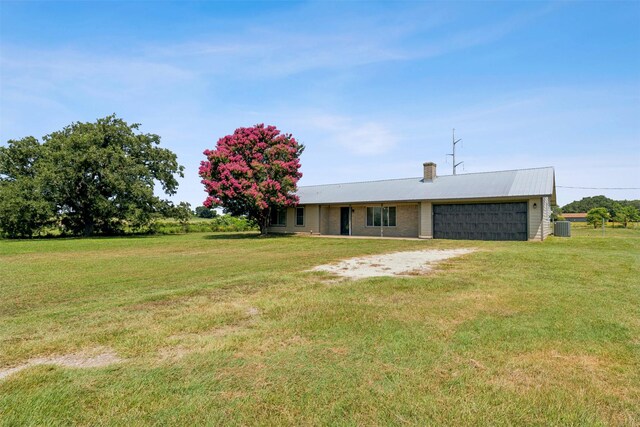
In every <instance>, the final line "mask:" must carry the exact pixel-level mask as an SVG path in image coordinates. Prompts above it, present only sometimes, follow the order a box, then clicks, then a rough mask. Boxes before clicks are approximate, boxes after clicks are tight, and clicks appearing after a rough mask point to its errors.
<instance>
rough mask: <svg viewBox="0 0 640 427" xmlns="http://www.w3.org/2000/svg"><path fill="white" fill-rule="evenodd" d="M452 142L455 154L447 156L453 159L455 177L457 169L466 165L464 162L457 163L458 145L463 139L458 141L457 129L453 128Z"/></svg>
mask: <svg viewBox="0 0 640 427" xmlns="http://www.w3.org/2000/svg"><path fill="white" fill-rule="evenodd" d="M451 141H452V142H453V153H451V154H447V156H451V157H453V174H454V175H455V174H456V168H457V167H458V166H460V165H461V164H463V163H464V162H460V163H456V144H457V143H458V142H460V141H462V139H458V140H457V141H456V129H455V128H453V132H452V137H451Z"/></svg>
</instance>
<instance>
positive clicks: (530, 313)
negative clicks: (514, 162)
mask: <svg viewBox="0 0 640 427" xmlns="http://www.w3.org/2000/svg"><path fill="white" fill-rule="evenodd" d="M573 234H574V237H572V238H569V239H561V238H550V239H548V240H547V241H545V242H544V243H539V242H538V243H536V242H530V243H527V242H462V241H460V242H456V241H438V240H435V241H400V240H347V239H323V238H310V237H278V238H256V237H255V236H254V235H252V234H249V235H246V234H244V235H243V234H188V235H177V236H160V237H138V238H97V239H49V240H33V241H6V240H4V241H0V292H1V294H0V295H1V297H0V369H1V368H7V367H11V366H14V365H18V364H20V363H22V362H24V361H26V360H28V359H30V358H33V357H43V356H48V355H63V354H68V353H75V352H91V351H94V350H95V349H100V348H106V349H112V350H113V351H115V352H116V353H117V354H118V355H119V356H120V357H122V358H123V359H125V360H124V361H123V362H122V363H120V364H115V365H111V366H108V367H102V368H84V369H72V368H63V367H58V366H51V365H48V366H35V367H31V368H29V369H26V370H23V371H21V372H19V373H17V374H14V375H12V376H9V377H7V378H6V379H4V380H0V424H2V425H16V426H17V425H20V426H21V425H70V424H74V425H99V424H113V425H141V424H142V425H145V424H147V425H180V426H182V425H203V424H205V425H222V424H224V425H420V426H422V425H430V424H431V425H433V424H447V425H483V424H492V425H521V424H537V425H612V424H613V425H638V424H640V230H639V229H633V230H623V229H611V230H607V232H606V237H605V238H602V237H601V232H598V230H596V231H594V230H593V229H591V230H590V229H588V228H579V227H574V230H573ZM456 247H474V248H478V251H476V252H474V253H472V254H469V255H465V256H464V257H461V258H456V259H452V260H449V261H448V262H445V263H443V264H441V265H440V267H439V268H438V269H437V271H436V272H435V273H432V274H430V275H428V276H422V277H410V278H376V279H368V280H362V281H355V282H349V281H346V282H336V281H331V280H327V276H326V275H322V274H320V273H309V272H306V271H305V270H307V269H309V268H310V267H312V266H315V265H318V264H322V263H326V262H328V261H334V260H338V259H341V258H346V257H351V256H357V255H362V254H373V253H383V252H390V251H397V250H414V249H419V248H424V249H429V248H456Z"/></svg>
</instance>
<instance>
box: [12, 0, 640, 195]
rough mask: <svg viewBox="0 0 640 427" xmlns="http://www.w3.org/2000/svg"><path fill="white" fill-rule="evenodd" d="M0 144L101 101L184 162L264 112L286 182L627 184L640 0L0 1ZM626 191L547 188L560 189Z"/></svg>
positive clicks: (638, 143) (636, 157) (633, 169)
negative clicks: (524, 176)
mask: <svg viewBox="0 0 640 427" xmlns="http://www.w3.org/2000/svg"><path fill="white" fill-rule="evenodd" d="M0 66H1V68H0V71H1V74H0V143H2V144H4V143H6V141H7V140H9V139H13V138H21V137H24V136H27V135H33V136H36V137H42V136H43V135H45V134H47V133H50V132H52V131H54V130H58V129H61V128H62V127H64V126H65V125H68V124H70V123H71V122H74V121H94V120H95V119H96V118H98V117H104V116H106V115H108V114H111V113H114V112H115V113H117V114H118V115H119V116H120V117H122V118H124V119H125V120H127V121H128V122H137V123H142V130H143V131H144V132H150V133H157V134H159V135H161V137H162V145H163V146H164V147H167V148H169V149H171V150H173V151H174V152H175V153H177V155H178V158H179V161H180V163H181V164H183V165H184V166H185V167H186V174H185V178H184V179H183V180H182V181H181V185H180V189H179V192H178V194H177V196H176V197H175V198H174V199H175V200H176V201H181V200H184V201H188V202H190V203H191V204H192V205H193V206H197V205H199V204H200V203H201V202H202V201H203V200H204V198H205V194H204V192H203V187H202V185H201V184H200V180H199V177H198V175H197V170H198V165H199V162H200V161H201V160H203V159H204V157H203V155H202V152H203V151H204V150H205V149H207V148H213V147H214V146H215V143H216V141H217V140H218V138H220V137H222V136H224V135H227V134H229V133H232V132H233V130H234V129H235V128H237V127H240V126H251V125H254V124H256V123H267V124H273V125H275V126H277V127H278V128H279V129H280V130H282V131H284V132H289V133H292V134H293V135H294V136H295V137H296V138H297V139H298V140H299V141H300V142H302V143H303V144H305V146H306V150H305V152H304V154H303V157H302V172H303V174H304V177H303V178H302V180H301V182H300V184H301V185H311V184H322V183H335V182H345V181H361V180H373V179H385V178H402V177H411V176H420V175H421V173H422V163H423V162H424V161H434V162H436V163H437V164H438V172H439V174H441V175H443V174H450V173H451V164H450V161H449V163H448V164H447V158H446V156H445V154H446V153H448V152H450V149H451V129H452V128H454V127H455V128H456V133H457V137H459V138H462V139H463V142H462V143H461V144H459V145H458V147H459V148H458V160H463V161H464V171H462V170H459V171H460V173H465V172H466V173H470V172H482V171H491V170H505V169H515V168H527V167H539V166H549V165H551V166H555V168H556V182H557V185H558V186H564V187H636V188H637V187H640V2H637V1H633V2H614V1H609V2H559V3H558V2H515V1H514V2H435V3H431V2H415V1H414V2H369V1H350V2H337V1H334V2H328V1H325V2H282V1H281V2H228V3H227V2H213V1H211V2H188V1H181V2H170V1H158V2H153V1H134V2H123V1H103V2H97V1H80V2H72V1H64V2H56V1H46V2H36V1H19V2H11V1H3V0H0ZM597 194H605V195H607V196H609V197H612V198H617V199H623V198H626V199H630V198H635V199H640V190H581V189H570V188H558V201H559V203H560V204H561V205H563V204H566V203H568V202H570V201H572V200H575V199H579V198H581V197H584V196H589V195H597Z"/></svg>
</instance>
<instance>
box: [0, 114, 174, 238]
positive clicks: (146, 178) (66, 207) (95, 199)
mask: <svg viewBox="0 0 640 427" xmlns="http://www.w3.org/2000/svg"><path fill="white" fill-rule="evenodd" d="M138 128H139V125H138V124H131V125H129V124H127V123H126V122H125V121H123V120H122V119H119V118H117V117H116V116H115V115H111V116H107V117H105V118H102V119H98V120H97V121H96V122H95V123H80V122H77V123H73V124H71V125H69V126H67V127H65V128H64V129H62V130H61V131H57V132H53V133H51V134H49V135H47V136H45V137H44V138H43V142H42V143H40V142H38V141H37V140H36V139H35V138H31V137H29V138H24V139H22V140H20V141H9V143H8V146H7V147H3V149H2V152H1V153H0V158H3V159H0V168H1V169H0V192H1V193H2V196H3V197H2V202H1V203H0V227H2V229H3V232H4V233H5V234H8V235H9V236H13V237H20V236H24V235H30V234H32V233H33V232H34V231H36V230H37V228H39V227H42V226H43V225H45V224H46V223H47V222H51V223H55V224H57V225H58V226H60V227H61V228H62V230H63V231H64V232H70V233H72V234H81V235H85V236H88V235H92V234H94V233H102V234H115V233H120V232H123V231H124V230H125V229H135V228H139V227H142V226H144V225H147V224H148V223H149V222H150V221H151V219H152V216H153V215H162V213H163V212H166V211H167V206H168V205H170V203H169V202H168V201H166V200H162V199H160V198H159V197H158V196H156V195H155V193H154V187H155V186H156V185H157V184H160V186H161V188H162V190H163V192H164V193H165V194H168V195H173V194H175V192H176V189H177V187H178V181H177V180H176V175H177V176H183V167H182V166H180V165H179V164H178V162H177V158H176V155H175V154H174V153H173V152H171V151H169V150H167V149H164V148H160V147H158V145H159V144H160V137H159V136H158V135H155V134H144V133H139V132H137V130H138ZM14 189H15V191H14ZM5 198H6V199H5ZM16 210H18V211H19V212H31V213H30V214H28V215H31V216H30V217H29V218H27V219H28V220H29V221H28V225H24V226H23V228H24V229H16V227H15V226H12V224H13V223H15V222H16V218H14V217H16V216H19V215H16ZM11 213H13V216H12V215H11ZM28 215H27V214H26V213H25V214H23V216H28Z"/></svg>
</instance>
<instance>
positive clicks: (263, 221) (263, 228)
mask: <svg viewBox="0 0 640 427" xmlns="http://www.w3.org/2000/svg"><path fill="white" fill-rule="evenodd" d="M258 225H259V226H260V235H262V236H266V235H267V227H268V226H269V218H260V221H259V223H258Z"/></svg>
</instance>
